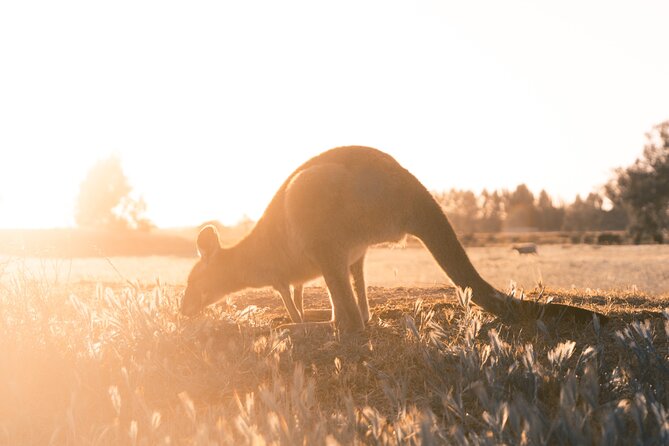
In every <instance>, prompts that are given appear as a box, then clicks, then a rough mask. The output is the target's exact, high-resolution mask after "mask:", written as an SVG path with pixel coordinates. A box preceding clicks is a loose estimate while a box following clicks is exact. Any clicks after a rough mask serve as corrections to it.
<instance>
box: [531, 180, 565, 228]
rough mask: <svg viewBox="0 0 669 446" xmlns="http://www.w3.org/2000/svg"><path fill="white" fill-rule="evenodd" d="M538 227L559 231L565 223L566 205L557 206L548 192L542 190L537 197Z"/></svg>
mask: <svg viewBox="0 0 669 446" xmlns="http://www.w3.org/2000/svg"><path fill="white" fill-rule="evenodd" d="M536 209H537V227H538V228H539V230H541V231H559V230H560V229H561V228H562V224H563V223H564V214H565V210H564V207H556V206H555V205H554V204H553V199H552V198H551V196H550V195H548V192H546V191H545V190H543V189H542V190H541V192H540V193H539V198H538V199H537V205H536Z"/></svg>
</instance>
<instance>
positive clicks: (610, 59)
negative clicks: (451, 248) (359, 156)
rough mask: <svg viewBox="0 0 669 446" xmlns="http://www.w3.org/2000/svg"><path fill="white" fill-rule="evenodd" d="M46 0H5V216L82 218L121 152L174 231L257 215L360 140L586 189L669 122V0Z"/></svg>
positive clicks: (426, 178)
mask: <svg viewBox="0 0 669 446" xmlns="http://www.w3.org/2000/svg"><path fill="white" fill-rule="evenodd" d="M36 4H37V6H38V7H37V8H35V7H34V6H35V5H34V4H33V3H24V2H19V3H16V4H11V5H10V4H2V5H0V42H5V43H4V44H2V43H0V57H2V60H3V62H4V64H5V65H6V66H7V67H9V69H4V70H2V71H0V98H2V101H0V122H2V123H3V124H1V125H2V126H3V128H2V129H1V130H2V131H0V147H2V154H1V155H0V228H7V229H9V228H11V229H22V228H67V227H74V203H75V200H76V197H77V195H78V192H79V185H80V183H81V182H82V181H83V179H84V178H85V176H86V174H87V172H88V170H89V169H90V168H91V167H92V166H93V164H94V163H95V162H96V161H97V160H100V159H104V158H107V157H108V156H110V155H112V154H117V155H118V156H119V157H120V159H121V163H122V166H123V170H124V172H125V174H126V176H127V177H128V180H129V183H130V185H131V186H132V187H133V192H134V195H135V196H142V197H143V198H144V199H145V201H146V203H147V205H148V209H147V213H146V216H147V218H149V219H150V220H151V221H152V222H154V223H155V224H156V225H157V226H158V227H161V228H179V227H192V226H197V225H199V224H201V223H202V222H204V221H208V220H219V221H221V222H222V223H224V224H226V225H231V224H234V223H236V222H238V221H240V220H241V219H242V218H244V217H245V216H247V217H249V218H251V219H252V220H257V219H258V217H259V216H260V215H261V214H262V212H263V211H264V209H265V206H266V205H267V204H268V203H269V201H270V199H271V197H272V196H273V194H274V193H275V191H276V189H277V188H278V187H279V186H280V185H281V184H282V182H283V181H284V179H285V178H286V177H288V175H289V174H290V173H291V172H292V171H293V170H294V169H295V168H296V167H298V166H299V165H300V164H301V163H303V162H304V161H306V160H307V159H308V158H310V157H312V156H315V155H317V154H318V153H320V152H322V151H325V150H327V149H330V148H332V147H336V146H342V145H368V146H372V147H376V148H378V149H380V150H383V151H385V152H388V153H389V154H391V155H392V156H394V157H395V158H396V159H397V160H398V161H399V162H400V163H401V164H402V165H403V166H404V167H406V168H407V169H409V170H410V171H411V172H412V173H413V174H414V175H416V177H417V178H418V179H419V180H420V181H421V182H423V183H424V184H425V185H426V186H427V187H428V188H429V189H430V190H433V191H445V190H449V189H452V188H455V189H463V190H473V191H475V192H477V193H479V192H480V191H481V190H482V189H488V190H499V189H510V190H513V189H514V188H515V187H516V186H517V185H519V184H521V183H524V184H526V185H527V186H528V188H529V189H530V190H531V191H532V192H533V193H534V194H535V196H536V195H538V193H539V191H540V190H541V189H545V190H546V191H547V192H548V193H549V194H550V195H551V197H552V198H553V199H555V200H563V201H565V202H572V201H573V199H574V198H575V196H576V195H577V194H579V195H581V197H583V198H584V197H585V196H587V195H588V194H589V193H590V192H593V191H594V190H595V189H596V188H598V187H599V186H601V185H602V184H604V183H605V182H606V181H607V180H608V179H609V178H610V177H611V176H612V172H613V169H615V168H616V167H623V166H627V165H629V164H631V163H633V162H634V160H635V159H636V158H637V157H639V156H640V155H641V153H642V150H643V145H644V133H645V132H647V131H649V130H650V129H651V128H652V126H653V125H655V124H658V123H660V122H662V121H665V120H667V119H669V109H667V107H666V104H668V103H669V89H666V88H665V83H666V79H668V78H669V60H668V59H667V58H662V57H661V55H662V54H663V53H664V51H665V49H664V48H663V45H664V43H666V42H667V41H668V40H669V30H668V29H667V28H666V27H665V26H664V24H663V19H664V17H667V15H669V5H668V4H666V3H664V2H659V1H656V2H653V1H648V2H642V3H636V4H633V5H632V4H610V3H609V2H603V1H598V2H592V3H588V4H585V5H584V4H581V3H579V2H575V1H568V2H562V3H560V4H551V5H535V4H531V5H528V4H526V3H524V2H521V1H515V2H511V3H505V4H504V5H500V4H497V3H496V2H493V1H481V2H472V3H468V4H465V5H462V4H457V3H437V2H432V1H427V0H426V1H420V2H415V3H411V4H404V3H400V2H381V1H374V2H366V3H359V2H353V1H351V2H349V1H345V2H341V3H338V4H337V6H327V7H325V6H320V5H315V4H312V3H310V2H302V1H288V2H285V3H281V4H280V5H277V4H274V3H272V2H260V3H258V4H256V3H254V4H241V5H239V4H232V3H227V2H226V3H217V2H208V3H203V4H198V5H189V6H181V5H176V4H175V5H168V4H163V3H161V2H146V3H141V4H137V3H135V2H124V1H121V2H118V3H115V4H114V6H106V5H91V4H88V3H86V2H64V3H58V4H57V5H56V4H51V3H49V2H36ZM7 42H9V44H8V43H7Z"/></svg>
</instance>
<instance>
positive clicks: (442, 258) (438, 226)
mask: <svg viewBox="0 0 669 446" xmlns="http://www.w3.org/2000/svg"><path fill="white" fill-rule="evenodd" d="M421 189H422V190H421V191H420V194H421V195H424V197H420V198H419V199H417V200H415V201H414V203H415V208H414V209H413V218H412V219H411V220H412V224H411V225H410V226H411V227H410V229H409V233H411V234H412V235H415V236H416V237H418V238H419V239H420V240H421V241H422V242H423V244H424V245H425V247H426V248H427V249H428V250H429V251H430V253H431V254H432V256H433V257H434V259H435V260H436V261H437V263H438V264H439V266H441V268H442V269H443V270H444V272H446V274H447V275H448V277H449V278H450V279H451V281H452V282H453V283H454V284H455V285H456V286H458V287H460V288H463V289H464V288H467V287H469V288H471V289H472V300H473V301H474V303H476V304H477V305H479V306H481V307H483V309H485V310H486V311H489V312H491V313H494V314H496V315H498V316H508V309H509V308H508V303H507V301H508V300H509V298H508V297H507V296H506V295H505V294H504V293H501V292H499V291H497V290H496V289H495V288H494V287H493V286H492V285H490V284H489V283H488V282H486V281H485V280H484V279H483V278H482V277H481V276H480V274H479V273H478V271H476V268H474V265H472V262H471V261H470V260H469V257H468V256H467V253H466V252H465V249H464V248H463V247H462V244H461V243H460V241H459V240H458V237H457V235H456V234H455V231H454V230H453V226H451V223H450V222H449V221H448V218H447V217H446V215H445V214H444V212H443V211H442V210H441V206H439V204H438V203H437V201H436V200H435V199H434V198H433V197H432V195H431V194H430V193H429V192H428V191H427V189H425V188H424V187H422V185H421ZM425 198H427V199H425Z"/></svg>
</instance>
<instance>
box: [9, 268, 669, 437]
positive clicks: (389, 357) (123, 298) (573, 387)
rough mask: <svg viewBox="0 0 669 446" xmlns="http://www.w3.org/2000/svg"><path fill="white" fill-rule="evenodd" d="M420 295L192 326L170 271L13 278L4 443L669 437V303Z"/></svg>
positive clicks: (220, 315) (241, 315) (240, 311)
mask: <svg viewBox="0 0 669 446" xmlns="http://www.w3.org/2000/svg"><path fill="white" fill-rule="evenodd" d="M318 292H319V293H320V294H323V291H322V290H320V291H318ZM416 292H419V293H424V294H423V295H424V296H425V299H421V298H419V299H415V298H413V297H412V296H413V292H409V291H407V290H398V289H392V290H391V289H387V290H383V289H377V290H374V291H373V293H374V295H375V298H377V299H380V298H381V297H382V296H384V295H386V294H387V295H393V296H394V297H396V299H392V300H388V301H387V302H385V303H380V304H378V305H376V306H375V307H374V309H375V311H376V313H375V317H374V320H373V322H372V324H371V326H370V327H369V328H368V329H367V331H366V333H365V334H364V335H363V336H361V337H347V336H344V335H343V334H340V333H330V332H327V331H324V330H320V331H312V332H310V333H307V334H304V333H299V332H295V333H292V334H291V333H288V332H279V331H276V330H274V329H272V328H271V327H272V326H273V325H276V321H273V320H272V313H271V311H269V310H268V309H267V308H265V307H260V308H257V307H246V306H244V307H243V308H242V305H240V306H239V307H236V306H235V305H234V304H232V303H227V305H219V306H216V307H213V308H209V309H207V310H206V311H205V313H204V314H203V315H202V316H200V317H198V318H196V319H184V318H182V317H181V316H179V315H178V311H177V307H178V298H179V293H178V290H176V289H174V288H172V287H169V286H166V285H164V284H161V283H160V282H156V283H155V284H154V285H153V286H151V287H145V288H142V289H140V288H139V287H133V286H123V285H122V284H121V283H119V286H118V287H114V288H110V287H103V286H101V285H98V286H95V287H91V286H88V287H86V286H77V285H58V284H53V283H46V282H45V281H44V280H40V279H39V278H37V279H35V278H34V277H31V276H29V275H27V274H23V273H16V274H14V275H12V277H10V278H7V277H5V280H4V281H3V282H2V285H0V354H1V355H2V356H1V358H0V396H1V398H0V444H132V445H144V444H147V445H148V444H354V443H360V444H378V445H386V444H444V443H452V444H463V445H465V444H502V443H503V444H591V443H601V444H621V445H622V444H668V443H669V412H668V411H667V407H669V393H668V390H669V389H668V388H667V386H668V385H669V360H668V357H667V351H668V349H667V347H668V346H669V343H668V340H669V312H667V311H665V312H664V313H663V314H662V313H660V314H655V315H653V314H650V313H647V314H645V315H643V317H641V318H639V319H636V318H634V317H633V316H627V315H626V312H627V311H628V310H629V309H628V308H622V307H620V308H615V307H609V308H608V311H609V312H610V313H611V314H612V315H613V316H614V317H615V316H616V315H617V316H619V317H618V318H617V320H614V321H613V322H612V323H611V324H609V326H608V327H599V326H596V325H593V324H590V325H588V326H586V327H582V326H576V325H569V324H564V325H561V326H554V325H551V324H549V323H546V324H539V325H537V324H535V323H527V324H521V325H514V326H506V325H503V324H501V323H499V322H498V321H497V320H496V319H493V318H492V317H490V316H488V315H486V314H485V313H481V312H480V311H479V310H477V309H475V308H473V307H472V306H471V304H470V301H471V296H470V295H469V294H468V293H467V292H458V293H457V294H453V293H451V292H450V291H448V290H436V291H435V290H432V292H430V291H429V290H422V291H416ZM403 293H404V294H403ZM398 295H399V298H397V297H398ZM402 295H404V297H403V298H402ZM435 295H436V298H434V297H435ZM558 297H559V296H558ZM610 297H611V299H612V300H615V298H616V296H615V295H614V296H610ZM277 305H280V302H279V301H277ZM616 312H617V313H616Z"/></svg>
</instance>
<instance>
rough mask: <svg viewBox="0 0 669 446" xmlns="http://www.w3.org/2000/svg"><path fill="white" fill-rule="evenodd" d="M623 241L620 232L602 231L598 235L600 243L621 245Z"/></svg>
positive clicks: (598, 242)
mask: <svg viewBox="0 0 669 446" xmlns="http://www.w3.org/2000/svg"><path fill="white" fill-rule="evenodd" d="M622 243H623V238H622V237H621V236H620V234H614V233H612V232H602V233H601V234H599V235H598V236H597V244H598V245H620V244H622Z"/></svg>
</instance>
